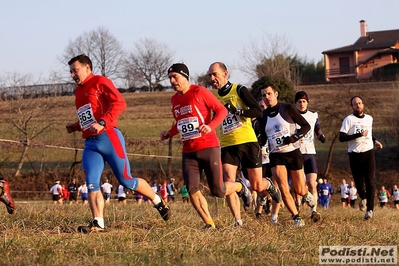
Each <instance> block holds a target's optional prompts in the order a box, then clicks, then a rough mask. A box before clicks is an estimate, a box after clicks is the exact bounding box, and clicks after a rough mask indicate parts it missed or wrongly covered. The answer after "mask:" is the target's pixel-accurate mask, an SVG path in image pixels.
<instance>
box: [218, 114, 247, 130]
mask: <svg viewBox="0 0 399 266" xmlns="http://www.w3.org/2000/svg"><path fill="white" fill-rule="evenodd" d="M240 127H242V122H241V120H240V118H239V117H237V115H235V114H231V113H229V114H228V115H227V116H226V118H225V119H224V120H223V123H222V133H223V134H228V133H230V132H232V131H234V130H236V129H239V128H240Z"/></svg>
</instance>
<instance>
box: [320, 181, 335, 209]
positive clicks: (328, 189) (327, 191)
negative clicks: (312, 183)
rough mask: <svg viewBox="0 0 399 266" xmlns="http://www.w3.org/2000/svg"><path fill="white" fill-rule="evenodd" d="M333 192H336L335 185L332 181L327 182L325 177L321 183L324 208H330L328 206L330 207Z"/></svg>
mask: <svg viewBox="0 0 399 266" xmlns="http://www.w3.org/2000/svg"><path fill="white" fill-rule="evenodd" d="M332 194H334V189H333V187H332V186H331V184H330V183H328V182H327V179H323V184H321V185H320V195H321V196H320V198H321V205H322V206H323V208H324V209H328V207H330V202H331V195H332Z"/></svg>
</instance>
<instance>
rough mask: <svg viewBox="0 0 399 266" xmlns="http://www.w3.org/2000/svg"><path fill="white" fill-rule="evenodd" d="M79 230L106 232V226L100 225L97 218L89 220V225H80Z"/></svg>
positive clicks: (87, 232) (88, 232)
mask: <svg viewBox="0 0 399 266" xmlns="http://www.w3.org/2000/svg"><path fill="white" fill-rule="evenodd" d="M78 232H79V233H83V234H90V233H99V232H105V228H103V227H100V226H99V225H98V222H97V220H93V221H89V222H88V225H81V226H79V227H78Z"/></svg>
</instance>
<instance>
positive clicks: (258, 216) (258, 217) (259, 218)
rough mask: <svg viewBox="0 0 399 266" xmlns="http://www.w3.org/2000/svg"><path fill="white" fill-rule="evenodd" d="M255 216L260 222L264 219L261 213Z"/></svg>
mask: <svg viewBox="0 0 399 266" xmlns="http://www.w3.org/2000/svg"><path fill="white" fill-rule="evenodd" d="M255 216H256V219H258V220H261V219H262V214H261V213H259V212H258V213H256V214H255Z"/></svg>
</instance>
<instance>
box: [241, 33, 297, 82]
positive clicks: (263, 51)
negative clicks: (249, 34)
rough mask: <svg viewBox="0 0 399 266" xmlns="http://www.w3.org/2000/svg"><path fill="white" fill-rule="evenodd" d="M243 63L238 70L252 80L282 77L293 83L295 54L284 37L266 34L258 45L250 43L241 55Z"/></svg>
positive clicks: (254, 42)
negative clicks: (265, 77) (264, 77)
mask: <svg viewBox="0 0 399 266" xmlns="http://www.w3.org/2000/svg"><path fill="white" fill-rule="evenodd" d="M241 58H242V59H243V61H244V64H242V65H241V66H240V67H239V68H238V69H239V70H241V71H242V72H244V73H246V74H247V75H249V76H250V77H251V78H253V79H258V78H261V77H263V76H271V77H284V78H286V79H288V80H291V81H295V79H296V77H294V74H295V71H293V70H295V65H294V62H295V63H296V61H297V60H294V59H295V58H297V54H296V52H295V51H294V49H293V48H292V46H291V44H290V43H289V41H288V40H287V38H286V37H285V36H278V35H271V34H266V35H265V37H264V38H263V39H262V40H261V42H260V43H258V42H257V41H251V42H250V44H249V45H248V46H247V47H244V50H243V52H242V53H241Z"/></svg>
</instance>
